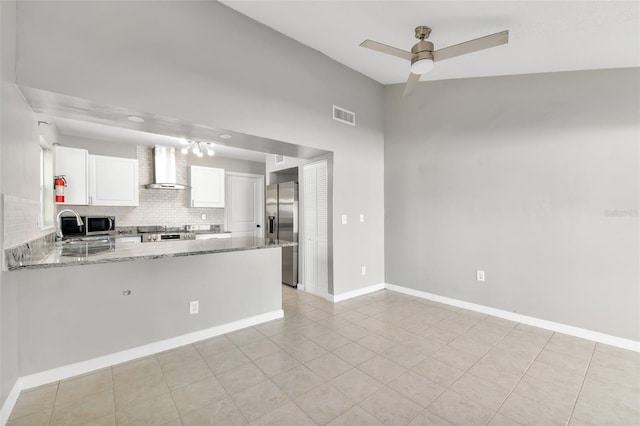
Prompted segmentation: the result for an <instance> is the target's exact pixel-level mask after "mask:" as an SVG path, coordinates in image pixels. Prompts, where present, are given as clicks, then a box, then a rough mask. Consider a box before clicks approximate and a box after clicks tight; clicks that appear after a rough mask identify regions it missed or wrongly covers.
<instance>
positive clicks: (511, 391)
mask: <svg viewBox="0 0 640 426" xmlns="http://www.w3.org/2000/svg"><path fill="white" fill-rule="evenodd" d="M518 324H520V323H518ZM555 334H556V333H555V332H553V334H551V336H550V337H549V339H547V341H546V343H545V344H544V346H542V348H541V349H540V350H539V351H538V354H537V355H536V356H535V358H534V359H533V361H531V362H530V363H529V365H528V366H527V368H526V369H525V370H524V371H523V372H522V375H521V376H520V379H519V380H518V382H517V383H516V384H515V385H513V387H512V388H511V390H510V391H509V393H508V394H507V396H505V397H504V399H503V400H502V402H501V403H500V405H499V406H498V408H496V411H495V412H494V413H493V416H491V418H490V419H489V423H490V422H491V421H492V420H493V419H494V418H495V416H496V414H498V411H500V409H501V408H502V406H503V405H504V403H505V402H506V401H507V399H509V397H510V396H511V394H512V393H513V391H514V390H515V389H516V388H517V387H518V385H519V384H520V382H521V381H522V379H523V378H524V376H526V375H527V371H529V369H530V368H531V366H532V365H533V364H534V363H535V362H536V360H537V359H538V357H539V356H540V354H541V353H542V352H543V351H544V350H545V348H546V347H547V345H548V344H549V342H550V341H551V338H552V337H553V336H554V335H555ZM503 416H504V414H503ZM505 417H507V418H509V419H510V420H511V418H510V417H508V416H505ZM514 421H515V420H514ZM516 423H517V422H516ZM487 424H488V423H487Z"/></svg>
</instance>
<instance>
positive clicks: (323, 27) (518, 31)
mask: <svg viewBox="0 0 640 426" xmlns="http://www.w3.org/2000/svg"><path fill="white" fill-rule="evenodd" d="M222 3H224V4H226V5H227V6H229V7H231V8H233V9H235V10H237V11H238V12H240V13H242V14H244V15H247V16H249V17H251V18H253V19H255V20H256V21H259V22H261V23H263V24H265V25H267V26H269V27H271V28H273V29H275V30H277V31H279V32H281V33H283V34H285V35H287V36H289V37H291V38H293V39H295V40H298V41H299V42H301V43H303V44H305V45H307V46H309V47H311V48H313V49H316V50H318V51H320V52H322V53H324V54H326V55H327V56H329V57H331V58H332V59H334V60H336V61H338V62H340V63H342V64H344V65H346V66H348V67H350V68H352V69H354V70H356V71H359V72H361V73H362V74H365V75H367V76H369V77H371V78H373V79H374V80H376V81H378V82H380V83H382V84H392V83H400V82H404V81H406V79H407V76H408V74H409V64H408V62H407V61H404V60H402V59H398V58H395V57H392V56H387V55H384V54H381V53H378V52H375V51H372V50H369V49H364V48H362V47H359V46H358V45H359V44H360V42H362V41H363V40H365V39H372V40H375V41H379V42H382V43H385V44H388V45H391V46H395V47H398V48H401V49H404V50H409V49H410V48H411V46H412V45H413V44H414V43H415V42H416V41H417V40H416V39H415V38H414V36H413V30H414V28H415V27H416V26H418V25H427V26H429V27H431V28H432V30H433V32H432V34H431V37H430V38H429V40H430V41H432V42H433V43H434V44H435V48H436V49H438V48H442V47H446V46H449V45H452V44H457V43H460V42H463V41H466V40H469V39H473V38H477V37H481V36H484V35H488V34H492V33H495V32H498V31H502V30H505V29H508V30H509V35H510V41H509V44H508V45H506V46H500V47H496V48H493V49H489V50H485V51H481V52H476V53H472V54H469V55H465V56H461V57H457V58H452V59H449V60H447V61H443V62H439V63H437V64H436V67H435V69H434V70H433V71H431V72H430V73H428V74H425V75H423V76H422V80H423V81H425V80H441V79H451V78H467V77H482V76H494V75H512V74H530V73H541V72H554V71H573V70H587V69H602V68H623V67H638V66H640V2H637V1H633V2H621V1H574V2H555V1H425V0H422V1H307V0H298V1H270V0H261V1H229V0H223V1H222ZM247 30H248V31H250V28H248V29H247ZM249 53H250V52H247V54H249Z"/></svg>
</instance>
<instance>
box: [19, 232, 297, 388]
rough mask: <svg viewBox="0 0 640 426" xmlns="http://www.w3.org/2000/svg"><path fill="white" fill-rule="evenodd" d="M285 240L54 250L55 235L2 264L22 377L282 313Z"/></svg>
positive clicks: (141, 351)
mask: <svg viewBox="0 0 640 426" xmlns="http://www.w3.org/2000/svg"><path fill="white" fill-rule="evenodd" d="M291 244H293V243H288V242H283V241H274V240H268V239H264V238H253V237H243V238H225V239H208V240H191V241H170V242H163V243H155V244H154V243H150V244H126V243H124V244H118V243H115V245H114V246H113V249H108V250H105V251H104V252H98V253H95V254H92V255H89V256H84V257H83V256H80V257H71V256H62V255H61V248H60V246H58V247H55V245H54V246H53V247H54V249H53V251H52V252H51V253H49V254H47V255H45V256H43V257H41V258H40V259H39V260H38V259H36V258H35V257H34V258H31V259H28V258H23V261H22V262H21V264H20V265H13V266H10V267H9V269H10V272H8V274H10V275H13V278H14V279H15V280H16V281H17V284H18V301H19V302H18V303H19V304H20V310H19V312H20V317H19V328H20V330H19V331H20V334H19V335H20V346H21V348H22V349H23V350H21V352H20V353H21V355H20V357H21V359H20V363H21V365H22V366H23V368H24V370H23V371H24V374H25V375H26V377H25V380H26V383H29V384H31V385H34V386H35V385H38V384H42V383H46V382H47V381H53V380H58V379H60V378H64V377H69V376H71V375H76V374H81V373H83V372H88V371H92V370H95V369H99V368H103V367H107V366H109V365H113V364H116V363H119V362H124V361H128V360H131V359H134V358H138V357H142V356H146V355H149V354H152V353H157V352H160V351H163V350H168V349H171V348H174V347H178V346H181V345H184V344H188V343H191V342H194V341H198V340H204V339H207V338H209V337H213V336H215V335H219V334H223V333H227V332H231V331H234V330H238V329H241V328H245V327H248V326H251V325H255V324H258V323H261V322H265V321H269V320H272V319H276V318H280V317H282V316H283V311H282V296H281V288H280V287H281V247H284V246H288V245H291ZM49 250H51V247H50V248H49ZM36 257H38V256H36ZM194 301H197V302H198V307H199V309H198V310H199V312H198V313H197V314H191V313H190V307H191V306H192V305H191V302H194ZM43 347H46V348H47V350H46V351H42V350H41V348H43Z"/></svg>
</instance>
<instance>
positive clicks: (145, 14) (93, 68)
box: [17, 2, 384, 293]
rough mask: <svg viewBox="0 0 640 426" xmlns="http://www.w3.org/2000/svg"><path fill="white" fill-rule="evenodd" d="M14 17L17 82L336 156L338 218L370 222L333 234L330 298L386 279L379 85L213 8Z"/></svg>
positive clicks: (58, 10)
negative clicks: (351, 122)
mask: <svg viewBox="0 0 640 426" xmlns="http://www.w3.org/2000/svg"><path fill="white" fill-rule="evenodd" d="M18 18H19V23H18V24H19V25H18V31H19V37H18V40H19V45H18V48H19V51H20V56H19V62H18V71H17V73H18V80H19V83H20V84H23V85H26V86H30V87H35V88H38V89H43V90H47V91H51V92H56V93H61V94H64V95H70V96H75V97H78V98H82V99H89V100H93V101H96V102H99V103H102V104H109V105H117V106H121V107H126V108H132V109H134V110H139V111H148V112H153V113H157V114H159V115H163V116H168V117H175V118H178V119H180V120H186V121H190V122H193V123H199V124H203V125H208V126H211V127H215V128H225V129H230V130H233V131H237V132H241V133H246V134H251V135H258V136H262V137H267V138H271V139H276V140H282V141H285V142H290V143H296V144H301V145H306V146H311V147H316V148H320V149H325V150H329V151H333V152H334V176H333V177H334V185H335V191H334V199H333V202H334V210H333V214H334V216H335V217H338V216H339V215H340V214H343V213H345V214H349V215H350V216H354V217H355V215H357V214H359V213H361V212H363V213H365V214H366V215H367V217H368V218H369V220H368V222H366V223H365V224H364V232H361V229H360V227H358V228H356V227H355V226H351V225H347V226H344V227H341V228H334V235H333V237H334V240H333V244H334V247H333V248H334V253H333V255H334V291H335V292H336V293H343V292H346V291H349V290H353V289H355V288H359V287H362V286H363V285H371V284H377V283H380V282H382V281H383V279H384V248H383V244H384V236H383V217H384V211H383V210H384V208H383V174H384V170H383V132H382V121H383V120H382V87H381V86H380V85H379V84H378V83H376V82H374V81H372V80H370V79H368V78H366V77H364V76H362V75H361V74H359V73H357V72H355V71H353V70H350V69H348V68H346V67H344V66H342V65H340V64H338V63H336V62H334V61H332V60H331V59H329V58H327V57H326V56H324V55H322V54H320V53H319V52H316V51H313V50H311V49H309V48H308V47H306V46H303V45H301V44H300V43H298V42H295V41H294V40H291V39H289V38H287V37H285V36H283V35H282V34H279V33H277V32H275V31H273V30H271V29H270V28H268V27H266V26H264V25H261V24H259V23H256V22H255V21H252V20H250V19H248V18H247V17H245V16H243V15H240V14H238V13H237V12H235V11H233V10H231V9H229V8H227V7H225V6H223V5H222V4H219V3H216V2H89V3H86V2H23V3H22V2H21V3H20V4H19V14H18ZM256 66H257V68H256V69H255V70H254V67H256ZM45 69H46V72H44V70H45ZM333 104H336V105H339V106H342V107H345V108H347V109H349V110H351V111H355V112H356V114H357V115H358V118H357V122H358V126H357V127H352V126H348V125H344V124H342V123H339V122H337V121H334V120H332V118H331V106H332V105H333ZM353 170H358V173H353ZM352 223H353V222H352ZM362 235H367V236H369V237H368V238H367V239H365V240H363V239H361V238H360V237H361V236H362ZM362 264H365V265H367V266H368V276H367V277H366V278H367V279H366V281H365V282H364V283H363V282H362V279H361V275H360V267H361V265H362Z"/></svg>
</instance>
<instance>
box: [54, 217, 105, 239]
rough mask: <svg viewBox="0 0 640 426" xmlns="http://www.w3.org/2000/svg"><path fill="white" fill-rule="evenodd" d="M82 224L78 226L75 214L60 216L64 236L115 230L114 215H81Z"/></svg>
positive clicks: (95, 233) (96, 233) (98, 233)
mask: <svg viewBox="0 0 640 426" xmlns="http://www.w3.org/2000/svg"><path fill="white" fill-rule="evenodd" d="M82 222H84V225H80V226H78V223H77V222H76V217H75V216H68V217H61V218H60V227H61V228H62V234H63V235H64V236H65V237H77V236H88V235H109V234H114V233H115V231H116V218H115V216H82Z"/></svg>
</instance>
